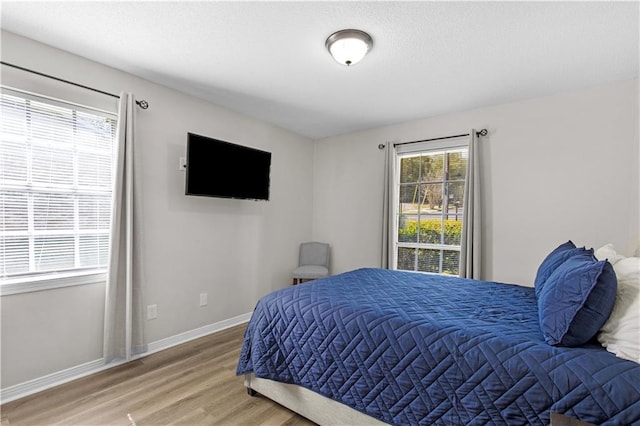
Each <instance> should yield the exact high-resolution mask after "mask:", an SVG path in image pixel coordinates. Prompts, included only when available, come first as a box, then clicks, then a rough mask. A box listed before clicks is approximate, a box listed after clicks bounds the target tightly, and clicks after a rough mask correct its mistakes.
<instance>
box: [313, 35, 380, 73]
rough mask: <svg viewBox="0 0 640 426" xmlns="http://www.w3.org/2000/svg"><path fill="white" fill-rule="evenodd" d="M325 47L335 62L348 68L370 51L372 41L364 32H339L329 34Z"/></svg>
mask: <svg viewBox="0 0 640 426" xmlns="http://www.w3.org/2000/svg"><path fill="white" fill-rule="evenodd" d="M325 46H326V47H327V50H329V53H331V56H333V58H334V59H335V60H336V62H338V63H339V64H342V65H346V66H350V65H353V64H356V63H358V62H360V60H361V59H362V58H364V56H365V55H366V54H367V52H369V50H371V47H372V46H373V40H372V39H371V36H369V34H367V33H365V32H364V31H360V30H341V31H336V32H335V33H333V34H331V35H330V36H329V37H328V38H327V41H326V43H325Z"/></svg>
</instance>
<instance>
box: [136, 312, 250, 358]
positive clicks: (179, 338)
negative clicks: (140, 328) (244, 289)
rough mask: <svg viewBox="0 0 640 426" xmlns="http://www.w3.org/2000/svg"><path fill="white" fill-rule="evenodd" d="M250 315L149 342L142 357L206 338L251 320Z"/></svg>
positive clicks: (239, 316)
mask: <svg viewBox="0 0 640 426" xmlns="http://www.w3.org/2000/svg"><path fill="white" fill-rule="evenodd" d="M251 314H252V312H249V313H248V314H243V315H238V316H237V317H233V318H229V319H226V320H223V321H219V322H216V323H213V324H209V325H205V326H204V327H200V328H196V329H193V330H190V331H185V332H184V333H180V334H176V335H175V336H171V337H167V338H166V339H161V340H157V341H155V342H151V343H149V344H148V346H147V352H145V353H144V354H143V355H149V354H152V353H154V352H158V351H161V350H163V349H168V348H170V347H172V346H176V345H180V344H182V343H186V342H188V341H190V340H194V339H197V338H199V337H204V336H208V335H209V334H212V333H215V332H218V331H222V330H224V329H227V328H229V327H233V326H236V325H238V324H242V323H245V322H248V321H249V320H250V319H251Z"/></svg>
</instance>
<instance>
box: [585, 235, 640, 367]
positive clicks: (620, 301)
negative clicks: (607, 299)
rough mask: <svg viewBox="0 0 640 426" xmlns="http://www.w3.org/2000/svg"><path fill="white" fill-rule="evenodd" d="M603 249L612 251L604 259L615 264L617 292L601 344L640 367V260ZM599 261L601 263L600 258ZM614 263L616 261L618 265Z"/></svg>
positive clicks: (600, 338)
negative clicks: (639, 364) (638, 364)
mask: <svg viewBox="0 0 640 426" xmlns="http://www.w3.org/2000/svg"><path fill="white" fill-rule="evenodd" d="M608 246H610V247H608ZM603 248H606V250H609V252H608V254H607V255H606V256H605V257H606V258H608V259H609V262H610V263H612V264H613V270H614V271H615V273H616V278H617V279H618V292H617V293H616V302H615V304H614V306H613V311H612V312H611V315H610V316H609V319H608V320H607V322H605V324H604V325H603V326H602V328H601V329H600V333H599V334H598V341H599V342H600V343H601V344H602V346H604V347H605V348H606V349H607V350H608V351H609V352H612V353H614V354H615V355H616V356H617V357H619V358H624V359H628V360H631V361H635V362H637V363H640V257H624V256H621V255H619V254H617V253H616V252H615V249H614V248H613V246H611V245H610V244H607V246H605V247H603ZM599 250H601V249H598V251H599ZM606 250H605V251H606ZM596 257H597V258H598V259H601V257H599V256H598V255H597V254H596ZM612 259H616V260H615V263H613V262H612Z"/></svg>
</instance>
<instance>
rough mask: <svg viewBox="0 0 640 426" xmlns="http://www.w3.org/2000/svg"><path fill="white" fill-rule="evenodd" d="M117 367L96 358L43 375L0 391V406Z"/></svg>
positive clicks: (185, 337)
mask: <svg viewBox="0 0 640 426" xmlns="http://www.w3.org/2000/svg"><path fill="white" fill-rule="evenodd" d="M251 314H252V313H251V312H250V313H247V314H243V315H238V316H236V317H233V318H229V319H226V320H223V321H219V322H216V323H213V324H209V325H206V326H204V327H199V328H196V329H194V330H191V331H187V332H184V333H180V334H176V335H175V336H171V337H167V338H166V339H161V340H158V341H155V342H151V343H149V344H148V346H147V348H148V350H147V352H145V353H143V354H140V355H137V356H136V357H135V358H134V359H138V358H142V357H144V356H147V355H150V354H152V353H154V352H158V351H161V350H163V349H168V348H170V347H173V346H176V345H180V344H182V343H186V342H188V341H190V340H193V339H197V338H199V337H204V336H207V335H209V334H212V333H216V332H218V331H222V330H225V329H227V328H230V327H233V326H236V325H239V324H243V323H245V322H248V321H249V320H250V319H251ZM121 364H123V362H112V363H109V364H107V365H105V363H104V358H100V359H96V360H95V361H90V362H87V363H85V364H81V365H77V366H75V367H71V368H68V369H66V370H62V371H58V372H55V373H52V374H47V375H46V376H42V377H38V378H37V379H33V380H29V381H26V382H23V383H19V384H17V385H13V386H9V387H7V388H4V389H0V404H5V403H7V402H11V401H15V400H16V399H20V398H24V397H25V396H29V395H32V394H34V393H37V392H41V391H43V390H46V389H49V388H52V387H55V386H59V385H62V384H64V383H67V382H70V381H72V380H76V379H79V378H81V377H85V376H88V375H90V374H95V373H98V372H100V371H103V370H106V369H109V368H113V367H115V366H117V365H121Z"/></svg>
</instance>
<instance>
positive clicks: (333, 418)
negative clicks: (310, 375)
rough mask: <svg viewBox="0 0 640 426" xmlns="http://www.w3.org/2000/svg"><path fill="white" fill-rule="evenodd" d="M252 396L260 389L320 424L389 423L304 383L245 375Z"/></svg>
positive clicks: (266, 395) (364, 425)
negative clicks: (328, 396)
mask: <svg viewBox="0 0 640 426" xmlns="http://www.w3.org/2000/svg"><path fill="white" fill-rule="evenodd" d="M244 385H245V386H246V387H247V392H248V393H249V395H251V396H255V394H256V392H257V393H259V394H261V395H262V396H265V397H267V398H269V399H270V400H272V401H275V402H277V403H278V404H280V405H282V406H285V407H287V408H288V409H290V410H292V411H295V412H296V413H298V414H300V415H301V416H303V417H306V418H307V419H309V420H311V421H312V422H314V423H317V424H320V425H353V426H356V425H362V426H369V425H386V423H383V422H381V421H380V420H378V419H376V418H373V417H371V416H368V415H366V414H364V413H361V412H360V411H357V410H354V409H353V408H351V407H348V406H346V405H344V404H342V403H340V402H337V401H334V400H332V399H330V398H327V397H325V396H322V395H320V394H318V393H315V392H313V391H310V390H309V389H307V388H304V387H302V386H297V385H292V384H288V383H280V382H276V381H273V380H269V379H260V378H258V377H255V376H254V374H253V373H249V374H245V375H244Z"/></svg>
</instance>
